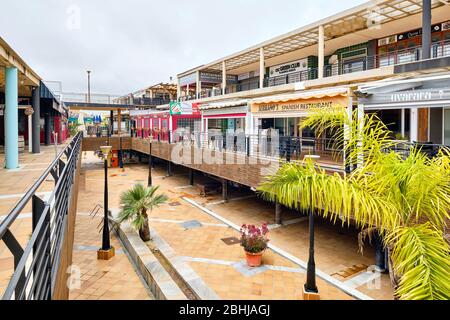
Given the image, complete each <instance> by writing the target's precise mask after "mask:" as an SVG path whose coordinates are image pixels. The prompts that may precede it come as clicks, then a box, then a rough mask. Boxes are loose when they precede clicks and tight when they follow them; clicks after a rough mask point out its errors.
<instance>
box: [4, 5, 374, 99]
mask: <svg viewBox="0 0 450 320" xmlns="http://www.w3.org/2000/svg"><path fill="white" fill-rule="evenodd" d="M363 2H365V0H339V1H330V0H315V1H300V0H215V1H211V0H190V1H186V0H165V1H160V0H158V1H156V0H146V1H144V0H139V1H138V0H108V1H106V0H2V10H1V11H2V12H3V14H2V16H1V19H0V35H1V36H2V37H3V38H4V39H5V40H6V41H7V42H8V43H9V44H10V45H11V46H12V47H13V48H14V49H15V50H16V51H17V52H18V53H19V55H21V57H22V58H23V59H24V60H25V61H26V62H27V63H28V64H29V66H30V67H31V68H32V69H33V70H34V71H36V72H37V73H38V74H39V75H40V76H41V77H42V78H43V79H44V80H58V81H62V85H63V91H65V92H85V91H86V70H88V69H89V70H92V84H91V86H92V89H91V90H92V92H95V93H110V94H126V93H128V92H132V91H136V90H138V89H141V88H144V87H146V86H149V85H152V84H155V83H159V82H167V81H169V77H170V76H173V77H175V76H176V74H177V73H181V72H183V71H186V70H188V69H190V68H193V67H196V66H198V65H201V64H204V63H208V62H211V61H213V60H216V59H219V58H221V57H223V56H226V55H228V54H231V53H233V52H236V51H239V50H242V49H245V48H247V47H250V46H252V45H255V44H257V43H259V42H262V41H265V40H267V39H269V38H271V37H274V36H277V35H280V34H282V33H285V32H289V31H291V30H293V29H295V28H298V27H301V26H303V25H306V24H308V23H311V22H314V21H316V20H319V19H321V18H325V17H327V16H329V15H332V14H334V13H337V12H340V11H342V10H345V9H348V8H350V7H353V6H355V5H359V4H361V3H363Z"/></svg>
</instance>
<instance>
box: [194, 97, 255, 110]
mask: <svg viewBox="0 0 450 320" xmlns="http://www.w3.org/2000/svg"><path fill="white" fill-rule="evenodd" d="M247 103H248V100H247V99H241V100H226V101H222V102H214V103H208V104H204V105H201V106H200V107H199V109H200V110H210V109H222V108H231V107H241V106H246V105H247Z"/></svg>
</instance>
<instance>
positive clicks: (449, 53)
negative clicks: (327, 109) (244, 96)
mask: <svg viewBox="0 0 450 320" xmlns="http://www.w3.org/2000/svg"><path fill="white" fill-rule="evenodd" d="M443 57H450V40H446V41H441V42H435V43H433V44H432V46H431V59H432V60H433V59H438V58H443ZM418 61H423V59H422V46H417V47H410V48H406V49H404V50H398V51H393V52H388V53H385V54H378V55H375V56H365V57H358V58H354V59H346V60H340V61H337V62H336V63H335V64H328V65H325V66H324V77H325V78H327V77H333V76H339V75H346V74H353V73H357V72H362V71H367V70H374V69H379V68H383V67H388V66H400V65H404V64H408V63H413V62H418ZM318 75H319V70H318V68H316V67H314V68H308V69H307V70H304V71H299V72H295V73H290V74H287V75H283V76H278V77H272V78H265V79H264V88H269V87H276V86H282V85H286V84H292V83H298V82H302V81H308V80H315V79H318ZM259 88H260V85H259V80H255V81H251V82H247V83H243V84H237V85H234V86H229V87H227V89H226V91H225V94H231V93H237V92H244V91H251V90H256V89H259ZM222 91H223V90H222V89H217V88H215V89H207V90H203V91H202V93H201V94H200V95H199V97H196V95H195V94H194V95H189V96H183V97H181V101H190V100H196V99H204V98H210V97H215V96H221V95H223V92H222Z"/></svg>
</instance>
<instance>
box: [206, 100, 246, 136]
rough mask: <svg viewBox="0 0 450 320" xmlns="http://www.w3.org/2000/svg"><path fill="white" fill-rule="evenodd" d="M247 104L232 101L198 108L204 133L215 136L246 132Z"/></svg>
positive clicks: (244, 101)
mask: <svg viewBox="0 0 450 320" xmlns="http://www.w3.org/2000/svg"><path fill="white" fill-rule="evenodd" d="M247 102H248V101H247V100H233V101H226V102H220V103H211V104H205V105H203V106H202V107H200V110H201V112H202V119H203V123H202V124H203V129H204V131H205V132H216V133H217V134H235V133H236V132H246V124H247V122H248V119H247V117H248V116H249V112H248V111H249V109H248V103H247Z"/></svg>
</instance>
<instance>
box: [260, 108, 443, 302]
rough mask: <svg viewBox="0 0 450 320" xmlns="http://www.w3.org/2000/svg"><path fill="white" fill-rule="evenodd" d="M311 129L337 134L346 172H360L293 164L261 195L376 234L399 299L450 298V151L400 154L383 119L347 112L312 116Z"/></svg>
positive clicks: (340, 110)
mask: <svg viewBox="0 0 450 320" xmlns="http://www.w3.org/2000/svg"><path fill="white" fill-rule="evenodd" d="M353 117H354V118H356V117H357V113H356V112H355V114H354V115H353V116H352V118H353ZM303 126H309V127H312V128H314V129H316V132H317V133H318V134H319V135H320V134H324V133H325V131H326V132H332V135H333V136H334V138H335V141H336V142H335V144H336V145H335V146H334V149H339V148H340V149H341V150H342V151H344V154H345V155H346V157H345V166H350V165H354V164H358V166H357V168H356V169H355V170H354V171H352V172H351V173H344V174H339V173H334V174H329V173H327V172H325V170H324V169H323V168H321V167H320V166H319V165H318V164H315V163H313V162H312V161H306V162H297V163H287V164H285V165H284V166H282V167H281V169H280V170H279V171H278V172H277V173H276V174H274V175H272V176H270V177H268V178H267V179H266V180H265V181H264V182H263V183H262V184H261V185H260V186H259V188H258V190H259V192H260V194H261V195H262V196H263V197H264V198H265V199H267V200H270V201H275V200H277V201H278V202H280V203H282V204H283V205H286V206H288V207H291V208H295V209H298V210H302V211H305V210H313V211H314V212H315V213H316V214H320V215H322V216H323V217H325V218H328V219H330V220H331V221H333V222H334V223H336V222H337V221H338V220H341V221H342V225H343V226H344V225H345V224H346V223H347V224H348V225H350V223H351V222H354V223H355V224H356V226H357V227H359V228H361V229H362V230H363V231H367V230H373V229H376V230H377V232H378V234H379V236H380V237H381V239H382V241H383V244H384V246H385V248H387V250H388V253H389V257H390V258H389V262H390V268H389V271H390V274H391V280H392V282H393V285H394V289H395V298H399V299H405V300H422V299H449V298H450V280H449V279H450V259H449V253H450V250H449V243H448V242H447V241H446V240H445V238H444V232H445V228H446V223H447V222H448V219H449V217H450V216H449V208H450V150H448V149H446V148H444V149H441V150H440V151H439V154H438V155H437V156H436V157H433V158H430V157H428V156H427V155H425V154H424V153H423V152H421V151H420V148H418V147H412V148H411V150H410V152H409V154H406V155H401V154H399V153H398V152H394V151H392V150H393V149H395V147H397V146H398V143H397V142H396V141H394V140H392V139H391V138H390V137H391V136H392V134H391V132H389V130H388V129H387V127H386V126H385V125H384V124H383V123H382V122H381V120H380V119H379V118H377V116H376V115H364V116H363V117H361V118H360V121H352V120H351V118H350V117H349V116H348V115H347V114H346V112H345V110H344V109H343V108H336V109H329V110H312V111H311V113H310V116H309V117H308V118H307V119H306V121H305V122H304V123H303V124H302V127H303ZM364 233H365V234H369V235H370V232H364ZM360 244H361V243H360ZM361 245H362V244H361ZM361 250H362V247H361Z"/></svg>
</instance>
